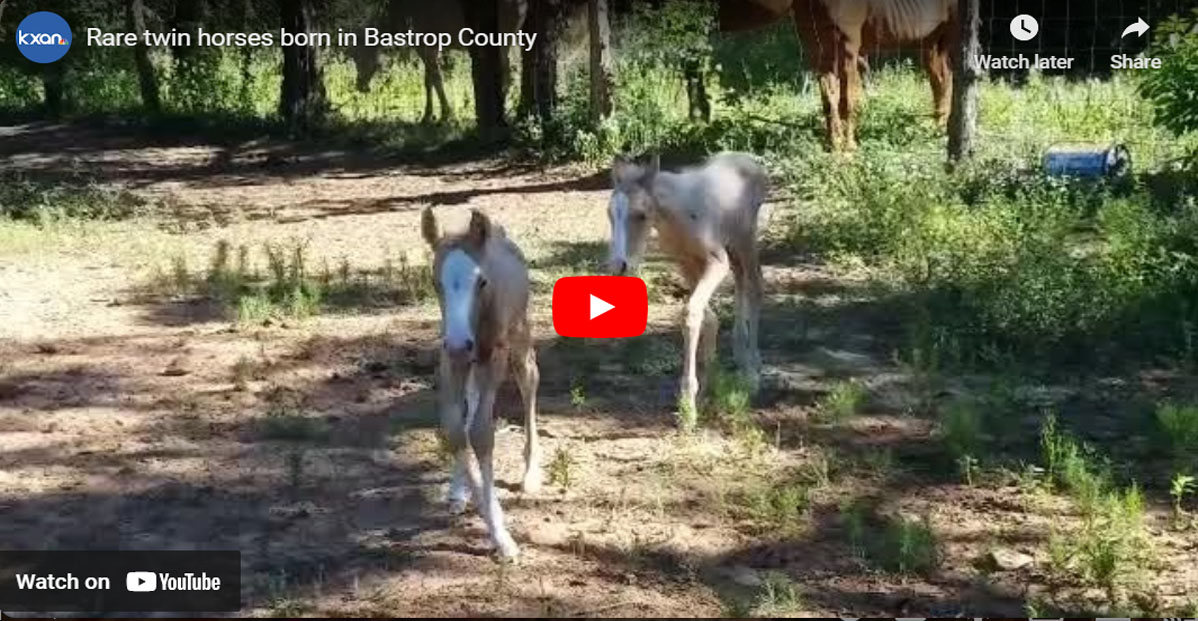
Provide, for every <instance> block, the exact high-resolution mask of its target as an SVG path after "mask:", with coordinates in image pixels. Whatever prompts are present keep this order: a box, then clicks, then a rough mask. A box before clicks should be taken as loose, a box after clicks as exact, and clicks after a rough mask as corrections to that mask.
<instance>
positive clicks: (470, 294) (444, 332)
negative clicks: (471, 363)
mask: <svg viewBox="0 0 1198 621" xmlns="http://www.w3.org/2000/svg"><path fill="white" fill-rule="evenodd" d="M421 231H422V233H423V234H424V239H425V240H426V241H427V242H428V243H429V245H430V246H432V247H433V251H434V257H433V285H434V286H435V287H436V289H437V299H438V301H439V302H440V304H441V337H442V346H443V347H444V348H445V351H446V352H447V353H448V354H449V355H450V356H451V357H454V358H457V359H461V360H473V359H475V358H477V357H478V346H479V343H478V333H479V316H480V315H481V313H480V310H481V308H482V306H483V303H484V302H485V300H486V298H487V293H488V292H487V291H486V287H487V285H488V283H487V275H486V274H485V273H484V272H483V257H484V256H485V252H484V249H485V248H486V245H487V240H488V239H489V238H490V236H491V221H490V220H488V219H487V217H486V216H485V215H483V214H482V212H479V211H474V212H473V213H472V214H471V217H470V227H469V228H468V229H467V230H466V232H465V233H463V234H461V235H456V236H446V237H441V234H440V232H439V230H438V227H437V219H436V217H434V216H433V211H432V209H431V208H429V209H425V210H424V215H423V217H422V219H421Z"/></svg>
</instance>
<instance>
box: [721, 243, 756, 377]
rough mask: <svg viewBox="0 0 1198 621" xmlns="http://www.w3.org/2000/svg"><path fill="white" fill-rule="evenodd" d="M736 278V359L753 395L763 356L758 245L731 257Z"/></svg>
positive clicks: (734, 328)
mask: <svg viewBox="0 0 1198 621" xmlns="http://www.w3.org/2000/svg"><path fill="white" fill-rule="evenodd" d="M729 257H730V259H731V262H732V275H733V278H735V279H736V319H735V322H734V324H733V328H732V342H733V350H734V351H733V355H734V356H735V358H736V366H737V367H738V368H739V369H740V372H741V374H742V375H743V376H744V378H745V379H746V380H747V381H748V382H749V387H750V388H751V389H752V391H753V392H757V389H758V387H759V386H760V385H761V352H760V350H759V349H758V342H757V327H758V323H759V321H760V317H761V299H762V286H761V282H762V277H761V263H760V261H759V260H758V258H757V244H756V243H755V241H754V240H750V242H749V243H748V244H747V248H738V249H737V250H736V252H734V253H729Z"/></svg>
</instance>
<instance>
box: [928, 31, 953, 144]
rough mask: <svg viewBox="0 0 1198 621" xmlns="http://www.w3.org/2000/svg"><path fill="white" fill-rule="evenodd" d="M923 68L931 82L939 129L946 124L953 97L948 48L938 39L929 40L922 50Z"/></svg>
mask: <svg viewBox="0 0 1198 621" xmlns="http://www.w3.org/2000/svg"><path fill="white" fill-rule="evenodd" d="M923 64H924V69H926V70H927V72H928V80H929V81H930V82H931V83H932V102H933V104H934V105H935V110H936V124H937V125H938V126H940V128H941V129H943V128H944V127H946V126H947V125H948V115H949V112H950V106H951V103H952V98H953V75H952V69H951V68H950V66H949V50H948V49H947V48H946V47H945V46H944V44H943V43H942V42H940V41H935V42H929V44H928V45H927V46H926V47H925V48H924V52H923Z"/></svg>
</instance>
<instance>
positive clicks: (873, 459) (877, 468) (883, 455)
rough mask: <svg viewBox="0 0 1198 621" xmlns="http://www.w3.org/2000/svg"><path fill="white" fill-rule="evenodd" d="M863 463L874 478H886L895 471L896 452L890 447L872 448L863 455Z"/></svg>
mask: <svg viewBox="0 0 1198 621" xmlns="http://www.w3.org/2000/svg"><path fill="white" fill-rule="evenodd" d="M861 462H862V464H864V466H865V468H866V470H868V471H869V472H870V473H871V474H872V475H873V476H876V477H881V478H885V477H887V476H889V475H890V473H891V472H892V471H893V470H894V466H895V461H894V451H893V450H891V449H890V448H889V447H880V448H879V447H872V448H869V449H867V450H866V451H865V453H863V454H862V455H861Z"/></svg>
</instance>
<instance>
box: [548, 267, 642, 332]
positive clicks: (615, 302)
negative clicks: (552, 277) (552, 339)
mask: <svg viewBox="0 0 1198 621" xmlns="http://www.w3.org/2000/svg"><path fill="white" fill-rule="evenodd" d="M648 320H649V293H648V290H646V289H645V281H643V280H641V279H640V278H633V277H631V276H572V277H570V278H559V279H558V281H557V283H556V284H554V285H553V329H554V330H557V333H558V335H560V336H572V337H584V338H592V339H616V338H626V337H630V336H640V335H642V334H644V333H645V324H646V322H648Z"/></svg>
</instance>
